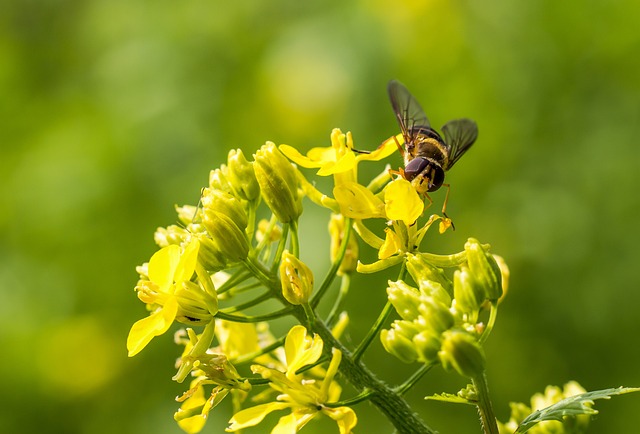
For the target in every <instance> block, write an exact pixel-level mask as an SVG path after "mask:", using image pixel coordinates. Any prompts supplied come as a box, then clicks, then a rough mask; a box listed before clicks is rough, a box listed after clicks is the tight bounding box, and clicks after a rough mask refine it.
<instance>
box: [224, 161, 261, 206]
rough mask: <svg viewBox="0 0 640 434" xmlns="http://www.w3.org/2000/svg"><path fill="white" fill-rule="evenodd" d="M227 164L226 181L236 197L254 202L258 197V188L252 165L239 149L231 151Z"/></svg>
mask: <svg viewBox="0 0 640 434" xmlns="http://www.w3.org/2000/svg"><path fill="white" fill-rule="evenodd" d="M227 164H228V172H227V179H228V181H229V184H231V186H232V187H233V189H234V191H235V192H236V193H237V194H238V196H239V197H240V198H242V199H244V200H248V201H253V200H256V199H257V198H258V197H259V196H260V186H259V185H258V180H257V179H256V173H255V172H254V170H253V163H252V162H249V161H247V159H246V158H245V157H244V154H243V153H242V150H241V149H232V150H231V151H229V156H228V158H227Z"/></svg>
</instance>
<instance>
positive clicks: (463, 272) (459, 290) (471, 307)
mask: <svg viewBox="0 0 640 434" xmlns="http://www.w3.org/2000/svg"><path fill="white" fill-rule="evenodd" d="M453 297H454V299H455V300H456V304H455V307H456V311H458V312H460V313H463V314H467V315H471V316H474V317H475V315H477V313H478V312H479V310H480V306H481V305H482V303H483V302H484V300H485V294H484V291H483V290H482V287H481V286H480V284H479V283H478V281H477V280H476V279H475V277H474V276H473V274H471V272H470V271H469V269H468V268H467V267H465V266H462V267H460V270H456V271H455V273H454V274H453Z"/></svg>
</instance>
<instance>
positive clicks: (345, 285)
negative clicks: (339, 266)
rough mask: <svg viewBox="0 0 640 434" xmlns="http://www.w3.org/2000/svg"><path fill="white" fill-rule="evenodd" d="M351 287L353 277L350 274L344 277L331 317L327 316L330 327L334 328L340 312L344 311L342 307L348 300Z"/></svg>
mask: <svg viewBox="0 0 640 434" xmlns="http://www.w3.org/2000/svg"><path fill="white" fill-rule="evenodd" d="M350 285H351V276H350V275H349V274H345V275H343V276H342V282H341V284H340V291H339V292H338V296H337V297H336V301H335V302H334V303H333V307H332V308H331V312H329V316H327V319H326V321H325V322H326V323H327V325H328V326H329V327H333V325H334V322H335V320H336V318H337V317H338V314H339V313H340V310H341V309H342V305H343V304H344V300H345V299H346V298H347V294H348V293H349V286H350Z"/></svg>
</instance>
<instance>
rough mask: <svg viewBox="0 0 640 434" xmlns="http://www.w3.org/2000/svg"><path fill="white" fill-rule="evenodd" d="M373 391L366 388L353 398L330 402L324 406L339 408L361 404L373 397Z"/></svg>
mask: <svg viewBox="0 0 640 434" xmlns="http://www.w3.org/2000/svg"><path fill="white" fill-rule="evenodd" d="M372 393H373V392H372V391H371V390H365V391H363V392H362V393H360V394H358V395H357V396H354V397H353V398H349V399H345V400H343V401H336V402H328V403H326V404H324V406H325V407H329V408H337V407H344V406H352V405H356V404H360V403H361V402H363V401H366V400H367V399H369V398H371V395H372Z"/></svg>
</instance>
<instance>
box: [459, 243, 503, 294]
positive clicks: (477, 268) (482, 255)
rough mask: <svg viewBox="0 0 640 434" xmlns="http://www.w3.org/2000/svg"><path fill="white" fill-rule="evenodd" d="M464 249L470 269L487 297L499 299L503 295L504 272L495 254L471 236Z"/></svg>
mask: <svg viewBox="0 0 640 434" xmlns="http://www.w3.org/2000/svg"><path fill="white" fill-rule="evenodd" d="M464 250H465V251H466V252H467V264H468V265H469V270H470V271H471V274H473V276H474V278H475V279H476V280H477V281H478V283H479V284H480V285H481V287H482V288H483V291H484V293H485V298H487V299H488V300H491V301H496V300H498V299H499V298H500V296H501V295H502V273H501V272H500V267H499V266H498V264H497V263H496V260H495V259H494V258H493V255H491V254H490V253H489V252H488V249H485V248H484V247H483V246H482V245H481V244H480V243H479V242H478V240H476V239H474V238H469V240H468V241H467V242H466V243H465V245H464Z"/></svg>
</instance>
